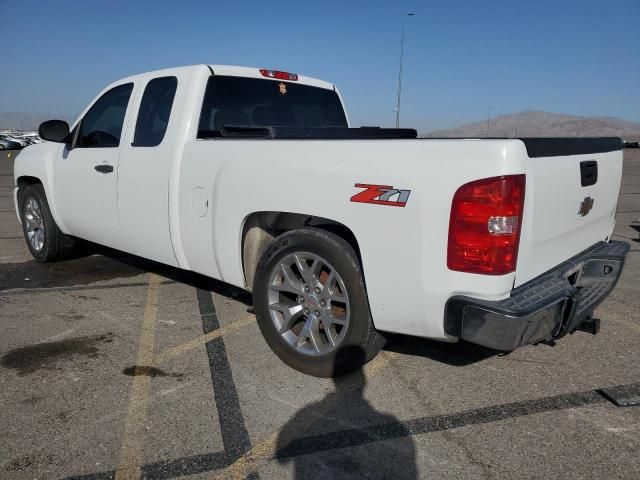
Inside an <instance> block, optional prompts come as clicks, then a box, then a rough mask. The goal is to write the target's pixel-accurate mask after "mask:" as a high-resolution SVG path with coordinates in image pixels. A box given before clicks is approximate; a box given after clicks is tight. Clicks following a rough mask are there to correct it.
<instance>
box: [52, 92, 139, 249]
mask: <svg viewBox="0 0 640 480" xmlns="http://www.w3.org/2000/svg"><path fill="white" fill-rule="evenodd" d="M132 92H133V83H124V84H121V85H117V86H115V87H113V88H111V89H109V90H107V91H106V92H105V93H104V94H102V95H101V96H100V97H99V98H98V99H97V100H96V101H95V102H94V103H93V105H92V106H91V107H90V108H89V110H87V112H86V113H85V115H84V116H83V117H82V119H81V120H80V122H79V123H78V124H77V126H76V128H75V131H74V139H73V142H72V145H71V148H70V149H67V148H66V147H65V148H64V150H63V154H62V158H59V159H57V160H56V162H55V163H54V169H55V175H54V190H55V195H54V198H55V202H56V205H57V211H58V212H61V215H62V217H63V218H62V220H63V223H64V224H65V225H66V227H67V228H68V230H69V233H70V234H72V235H75V236H78V237H80V238H84V239H87V240H91V241H94V242H96V243H100V244H102V245H108V246H111V247H118V246H119V240H120V238H119V233H120V229H119V225H118V206H117V182H118V164H119V158H120V144H121V137H122V135H123V134H124V132H125V131H126V118H127V112H128V110H130V109H129V105H130V103H131V102H130V99H131V97H132Z"/></svg>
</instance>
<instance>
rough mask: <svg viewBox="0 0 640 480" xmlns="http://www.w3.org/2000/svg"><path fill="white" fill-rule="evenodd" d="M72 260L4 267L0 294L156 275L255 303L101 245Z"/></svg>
mask: <svg viewBox="0 0 640 480" xmlns="http://www.w3.org/2000/svg"><path fill="white" fill-rule="evenodd" d="M79 247H80V248H78V249H77V250H76V252H75V253H74V255H73V256H72V257H71V258H68V259H66V260H63V261H60V262H54V263H39V262H36V261H35V260H31V261H28V262H22V263H3V264H0V291H2V290H9V289H17V288H25V289H41V288H43V289H44V288H65V287H77V286H84V285H88V284H91V283H95V282H108V281H110V280H123V279H131V281H133V282H137V281H138V280H137V279H135V280H134V278H135V277H139V276H141V275H144V274H146V273H155V274H158V275H160V276H162V277H165V278H166V279H167V280H168V281H169V282H177V283H184V284H186V285H190V286H192V287H195V288H200V289H203V290H208V291H210V292H214V293H217V294H219V295H223V296H226V297H229V298H231V299H234V300H237V301H239V302H241V303H243V304H245V305H247V306H250V305H252V304H253V300H252V297H251V294H249V293H247V292H245V291H244V290H241V289H239V288H237V287H234V286H232V285H228V284H226V283H223V282H220V281H217V280H214V279H211V278H208V277H205V276H204V275H200V274H197V273H193V272H188V271H186V270H181V269H179V268H174V267H170V266H168V265H163V264H161V263H157V262H154V261H152V260H147V259H144V258H141V257H137V256H135V255H131V254H128V253H124V252H121V251H118V250H113V249H111V248H107V247H103V246H101V245H96V244H92V243H89V242H84V241H83V242H82V244H81V245H80V246H79Z"/></svg>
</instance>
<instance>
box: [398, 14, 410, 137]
mask: <svg viewBox="0 0 640 480" xmlns="http://www.w3.org/2000/svg"><path fill="white" fill-rule="evenodd" d="M414 15H415V13H405V14H404V15H402V20H400V71H399V72H398V98H397V100H396V128H400V96H401V95H402V57H403V56H404V17H413V16H414Z"/></svg>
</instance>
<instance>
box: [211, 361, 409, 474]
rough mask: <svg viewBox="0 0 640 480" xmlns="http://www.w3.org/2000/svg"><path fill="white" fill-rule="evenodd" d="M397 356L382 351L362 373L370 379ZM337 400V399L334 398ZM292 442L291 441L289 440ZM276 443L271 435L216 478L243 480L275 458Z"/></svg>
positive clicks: (300, 427) (321, 413) (301, 428)
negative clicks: (259, 465) (259, 466)
mask: <svg viewBox="0 0 640 480" xmlns="http://www.w3.org/2000/svg"><path fill="white" fill-rule="evenodd" d="M396 356H397V353H394V352H388V351H382V352H380V353H379V354H378V356H377V357H376V358H374V359H373V360H372V361H371V362H369V363H368V364H367V365H365V366H364V371H365V374H366V376H367V377H372V376H373V375H375V374H376V373H378V372H379V371H380V370H382V369H383V368H384V367H386V366H387V365H388V364H389V362H390V361H391V360H392V359H393V358H395V357H396ZM359 387H360V385H359V384H350V385H348V386H346V389H347V391H348V390H350V389H352V388H359ZM336 400H337V398H336ZM333 406H334V405H333V403H327V404H326V408H323V409H322V411H320V410H318V411H317V412H315V415H312V416H310V417H309V418H308V419H307V424H306V425H305V424H301V425H297V427H298V428H297V430H298V431H304V430H306V429H307V428H309V427H310V426H311V425H312V424H313V423H314V422H315V421H317V420H318V418H321V417H323V416H324V415H325V413H326V412H327V411H328V410H330V409H331V408H332V407H333ZM291 440H293V439H291ZM277 441H278V432H276V433H274V434H272V435H271V436H269V438H267V439H266V440H263V441H262V442H260V443H259V444H258V445H256V446H255V447H253V448H252V449H251V450H249V451H248V452H247V453H245V454H244V455H243V456H241V457H240V458H239V459H238V460H236V461H235V462H233V463H232V464H231V465H229V466H228V467H227V468H225V469H224V470H222V471H221V472H220V473H219V474H218V475H217V476H216V478H229V479H234V480H235V479H243V478H246V476H247V475H248V474H249V473H250V472H251V471H252V470H255V469H256V468H257V467H258V464H259V463H263V462H265V461H267V460H269V459H271V458H274V457H275V454H276V446H277Z"/></svg>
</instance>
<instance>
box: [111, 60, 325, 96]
mask: <svg viewBox="0 0 640 480" xmlns="http://www.w3.org/2000/svg"><path fill="white" fill-rule="evenodd" d="M202 68H207V69H209V70H211V71H213V73H214V75H228V76H232V77H248V78H259V79H261V80H271V81H278V82H280V81H282V80H275V79H272V78H266V77H264V76H263V75H262V74H261V73H260V68H258V67H239V66H236V65H213V64H209V65H190V66H184V67H174V68H165V69H162V70H154V71H151V72H143V73H139V74H137V75H131V76H129V77H126V78H122V79H120V80H118V81H117V82H115V83H122V82H125V81H134V80H136V79H140V78H150V77H151V78H153V77H157V76H160V75H170V74H171V73H177V72H179V71H185V70H196V69H202ZM292 73H295V72H292ZM284 81H285V82H286V81H289V80H284ZM292 83H301V84H303V85H309V86H312V87H319V88H326V89H327V90H335V86H334V84H333V83H331V82H327V81H324V80H320V79H317V78H313V77H307V76H304V75H299V74H298V80H295V81H292Z"/></svg>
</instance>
